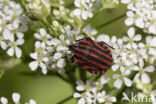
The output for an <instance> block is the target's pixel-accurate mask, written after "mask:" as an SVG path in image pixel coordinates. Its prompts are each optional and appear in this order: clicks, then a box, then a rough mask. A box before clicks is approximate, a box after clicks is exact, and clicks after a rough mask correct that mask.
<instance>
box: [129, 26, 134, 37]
mask: <svg viewBox="0 0 156 104" xmlns="http://www.w3.org/2000/svg"><path fill="white" fill-rule="evenodd" d="M127 34H128V36H129V37H133V36H134V34H135V28H134V27H131V28H129V29H128V31H127Z"/></svg>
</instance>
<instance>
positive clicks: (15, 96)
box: [12, 93, 20, 104]
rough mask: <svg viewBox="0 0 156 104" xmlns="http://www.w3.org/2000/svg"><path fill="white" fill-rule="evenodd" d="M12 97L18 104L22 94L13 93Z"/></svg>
mask: <svg viewBox="0 0 156 104" xmlns="http://www.w3.org/2000/svg"><path fill="white" fill-rule="evenodd" d="M12 99H13V101H14V102H15V104H18V103H19V101H20V94H19V93H13V94H12Z"/></svg>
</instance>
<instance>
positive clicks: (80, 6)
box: [74, 0, 95, 20]
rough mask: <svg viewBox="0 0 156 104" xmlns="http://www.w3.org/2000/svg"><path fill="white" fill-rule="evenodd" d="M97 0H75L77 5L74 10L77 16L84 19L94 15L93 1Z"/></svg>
mask: <svg viewBox="0 0 156 104" xmlns="http://www.w3.org/2000/svg"><path fill="white" fill-rule="evenodd" d="M94 2H95V0H90V1H89V0H75V1H74V5H75V6H76V7H77V8H76V9H75V10H74V15H75V16H80V17H81V18H82V19H83V20H87V19H88V18H91V17H93V13H92V12H93V10H92V8H93V3H94Z"/></svg>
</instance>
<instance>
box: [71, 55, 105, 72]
mask: <svg viewBox="0 0 156 104" xmlns="http://www.w3.org/2000/svg"><path fill="white" fill-rule="evenodd" d="M74 57H75V58H76V59H78V60H82V61H84V62H86V63H79V62H77V64H78V66H80V67H82V66H91V67H95V68H97V69H99V70H105V71H106V69H101V68H100V67H99V66H97V65H94V64H92V63H89V62H87V60H85V59H83V58H81V57H78V56H76V55H74Z"/></svg>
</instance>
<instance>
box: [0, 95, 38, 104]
mask: <svg viewBox="0 0 156 104" xmlns="http://www.w3.org/2000/svg"><path fill="white" fill-rule="evenodd" d="M12 100H13V102H14V104H20V94H19V93H13V94H12ZM0 102H1V103H2V104H10V103H9V102H8V99H7V98H5V97H1V98H0ZM24 104H37V103H36V101H35V100H33V99H30V101H29V102H27V103H24Z"/></svg>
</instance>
